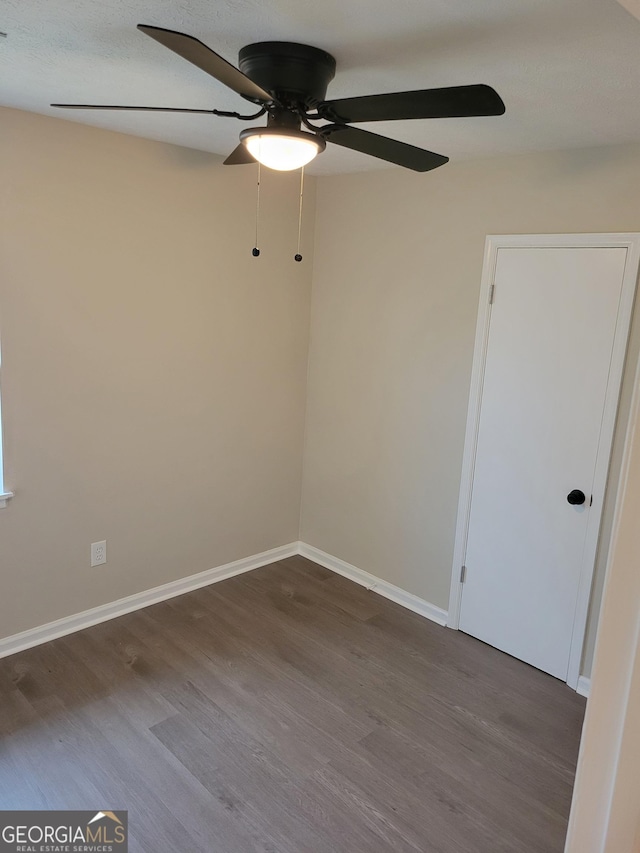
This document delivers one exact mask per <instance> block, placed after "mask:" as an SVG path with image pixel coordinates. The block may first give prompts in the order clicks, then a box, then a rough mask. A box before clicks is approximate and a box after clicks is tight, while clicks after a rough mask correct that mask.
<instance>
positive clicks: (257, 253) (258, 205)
mask: <svg viewBox="0 0 640 853" xmlns="http://www.w3.org/2000/svg"><path fill="white" fill-rule="evenodd" d="M259 221H260V161H258V186H257V190H256V244H255V246H254V247H253V251H252V252H251V254H252V255H253V257H254V258H257V257H258V256H259V254H260V249H259V248H258V223H259Z"/></svg>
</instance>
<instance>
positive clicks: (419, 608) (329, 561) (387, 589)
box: [298, 542, 447, 625]
mask: <svg viewBox="0 0 640 853" xmlns="http://www.w3.org/2000/svg"><path fill="white" fill-rule="evenodd" d="M298 553H299V554H300V555H301V556H302V557H306V558H307V559H308V560H312V561H313V562H314V563H318V564H319V565H321V566H324V567H325V569H330V570H331V571H332V572H336V573H337V574H339V575H342V576H343V577H345V578H349V580H351V581H355V583H358V584H360V586H365V587H366V588H367V589H369V590H371V591H372V592H377V593H378V595H382V596H384V597H385V598H389V599H390V600H391V601H395V602H396V604H400V605H402V607H406V608H407V610H412V611H413V612H414V613H418V614H419V615H420V616H425V617H426V618H427V619H431V621H432V622H437V623H438V625H446V623H447V611H446V610H443V609H442V608H441V607H436V606H435V604H430V602H428V601H425V600H424V599H423V598H418V596H417V595H413V594H412V593H410V592H405V590H404V589H400V587H399V586H394V585H393V584H391V583H389V582H388V581H384V580H382V579H381V578H377V577H376V576H375V575H370V574H369V572H365V571H363V569H359V568H357V566H352V565H351V563H345V561H344V560H340V559H338V557H332V556H331V554H327V553H326V552H325V551H321V550H320V549H319V548H314V547H313V545H307V544H306V543H305V542H298Z"/></svg>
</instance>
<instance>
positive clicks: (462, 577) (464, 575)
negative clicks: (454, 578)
mask: <svg viewBox="0 0 640 853" xmlns="http://www.w3.org/2000/svg"><path fill="white" fill-rule="evenodd" d="M466 579H467V567H466V566H462V567H461V569H460V583H464V582H465V581H466Z"/></svg>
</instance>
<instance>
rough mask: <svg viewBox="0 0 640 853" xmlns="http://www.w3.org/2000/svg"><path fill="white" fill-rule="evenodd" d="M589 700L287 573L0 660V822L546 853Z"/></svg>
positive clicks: (508, 661) (221, 852)
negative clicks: (116, 820)
mask: <svg viewBox="0 0 640 853" xmlns="http://www.w3.org/2000/svg"><path fill="white" fill-rule="evenodd" d="M584 706H585V702H584V700H583V699H582V698H581V697H579V696H577V695H576V694H575V693H574V692H573V691H571V690H569V688H567V686H566V685H564V684H561V683H560V682H558V681H556V680H555V679H553V678H551V677H550V676H547V675H545V674H543V673H540V672H538V671H536V670H534V669H532V668H531V667H529V666H527V665H526V664H523V663H521V662H520V661H516V660H514V659H513V658H511V657H509V656H508V655H505V654H503V653H501V652H499V651H497V650H496V649H492V648H490V647H488V646H486V645H484V644H483V643H480V642H478V641H477V640H474V639H472V638H471V637H467V636H465V635H464V634H461V633H459V632H454V631H450V630H447V629H444V628H441V627H440V626H438V625H435V624H434V623H431V622H428V621H427V620H425V619H423V618H421V617H419V616H417V615H416V614H413V613H410V612H408V611H406V610H403V609H402V608H400V607H399V606H398V605H396V604H394V603H393V602H390V601H388V600H386V599H384V598H381V597H380V596H377V595H375V594H374V593H372V592H368V591H367V590H366V589H364V588H363V587H360V586H358V585H356V584H353V583H352V582H350V581H348V580H346V579H345V578H342V577H340V576H337V575H335V574H333V573H332V572H330V571H328V570H327V569H324V568H323V567H320V566H317V565H315V564H314V563H311V562H310V561H308V560H305V559H304V558H302V557H292V558H287V559H286V560H283V561H281V562H280V563H275V564H273V565H271V566H265V567H263V568H262V569H258V570H256V571H254V572H251V573H249V574H245V575H239V576H237V577H235V578H232V579H229V580H227V581H224V582H222V583H219V584H215V585H212V586H210V587H205V588H203V589H201V590H197V591H196V592H192V593H188V594H186V595H184V596H181V597H179V598H175V599H172V600H169V601H166V602H163V603H161V604H158V605H154V606H152V607H149V608H146V609H144V610H142V611H138V612H134V613H130V614H127V615H126V616H123V617H120V618H119V619H115V620H112V621H110V622H106V623H103V624H101V625H96V626H95V627H93V628H89V629H87V630H86V631H82V632H80V633H78V634H74V635H70V636H68V637H63V638H61V639H59V640H55V641H53V642H51V643H48V644H46V645H43V646H39V647H37V648H34V649H29V650H27V651H25V652H21V653H19V654H16V655H14V656H12V657H9V658H5V659H4V660H0V807H2V808H24V809H27V808H104V807H108V808H125V809H128V810H129V823H130V828H131V844H130V849H131V850H132V851H145V853H151V851H161V853H163V851H171V853H193V851H195V852H196V853H197V851H202V853H336V851H339V853H561V851H562V847H563V840H564V835H565V833H566V825H567V818H568V813H569V808H570V801H571V790H572V785H573V778H574V773H575V765H576V759H577V751H578V745H579V738H580V730H581V726H582V719H583V715H584Z"/></svg>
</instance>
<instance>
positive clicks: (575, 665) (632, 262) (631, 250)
mask: <svg viewBox="0 0 640 853" xmlns="http://www.w3.org/2000/svg"><path fill="white" fill-rule="evenodd" d="M501 248H567V249H569V248H626V249H627V258H626V263H625V268H624V278H623V283H622V293H621V297H620V307H619V311H618V320H617V323H616V331H615V337H614V344H613V352H612V356H611V370H610V374H609V383H608V385H607V394H606V399H605V407H604V416H603V420H602V428H601V431H600V440H599V444H598V454H597V459H596V468H595V476H594V481H593V507H594V508H595V512H591V513H590V514H589V521H588V525H587V533H586V540H585V548H584V554H583V559H582V571H581V575H580V586H579V591H578V601H577V605H576V613H575V619H574V625H573V634H572V641H571V653H570V658H569V673H568V677H567V683H568V684H569V686H570V687H573V688H574V689H576V688H577V686H578V679H579V677H580V666H581V663H582V650H583V645H584V637H585V630H586V625H587V616H588V612H589V599H590V595H591V583H592V580H593V570H594V564H595V558H596V550H597V546H598V535H599V532H600V519H601V514H602V504H603V499H604V492H605V487H606V483H607V474H608V471H609V460H610V456H611V444H612V440H613V433H614V429H615V424H616V415H617V411H618V400H619V396H620V384H621V382H622V372H623V369H624V361H625V355H626V351H627V343H628V339H629V328H630V325H631V314H632V311H633V302H634V297H635V291H636V282H637V280H638V270H639V268H640V234H636V233H627V234H508V235H493V234H492V235H489V236H488V237H487V239H486V243H485V254H484V266H483V270H482V282H481V286H480V304H479V309H478V321H477V325H476V342H475V349H474V354H473V368H472V372H471V389H470V392H469V408H468V413H467V429H466V435H465V443H464V455H463V459H462V476H461V481H460V496H459V500H458V518H457V524H456V538H455V547H454V552H453V567H452V572H451V593H450V596H449V617H448V620H447V627H449V628H454V629H456V630H457V629H458V628H459V625H460V604H461V600H462V585H461V583H460V574H461V568H462V566H463V565H464V560H465V554H466V550H467V537H468V532H469V517H470V512H471V496H472V490H473V472H474V469H475V460H476V452H477V444H478V428H479V425H480V404H481V401H482V390H483V383H484V371H485V363H486V358H487V348H488V345H489V323H490V320H491V304H490V298H491V286H492V285H493V280H494V277H495V271H496V263H497V259H498V250H499V249H501Z"/></svg>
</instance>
